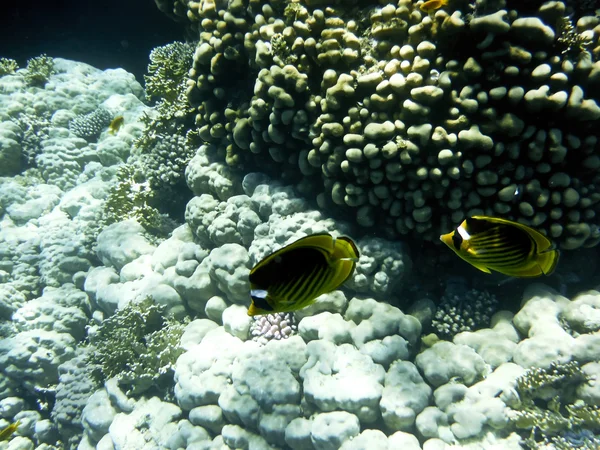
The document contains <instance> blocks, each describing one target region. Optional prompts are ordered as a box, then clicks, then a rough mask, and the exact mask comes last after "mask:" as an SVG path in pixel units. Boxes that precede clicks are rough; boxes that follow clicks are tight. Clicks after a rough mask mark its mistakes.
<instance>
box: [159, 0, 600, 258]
mask: <svg viewBox="0 0 600 450" xmlns="http://www.w3.org/2000/svg"><path fill="white" fill-rule="evenodd" d="M159 4H160V5H161V9H163V10H166V11H168V12H169V13H171V14H173V15H175V16H179V17H183V18H186V19H188V20H190V21H191V28H192V30H193V32H194V33H195V34H196V36H197V37H198V38H199V42H198V44H197V46H196V52H195V53H194V60H193V68H192V70H191V71H190V73H189V77H190V82H189V84H188V89H187V101H188V102H189V104H190V105H191V107H192V108H193V112H192V113H191V114H193V115H195V123H196V126H197V132H198V134H199V136H200V138H201V139H202V140H204V141H206V142H210V143H213V144H215V145H218V146H219V147H220V148H221V152H222V157H223V158H224V160H225V161H227V163H228V164H230V165H232V166H235V167H240V166H243V167H246V166H256V165H257V164H261V165H265V163H266V166H267V167H271V168H272V170H273V171H278V172H280V173H282V174H283V176H284V177H285V178H288V179H290V180H294V181H295V182H296V183H298V186H299V188H300V189H301V190H303V191H304V192H306V193H307V194H309V195H312V196H314V195H317V198H318V201H319V204H320V205H321V206H322V207H328V208H331V207H335V208H342V209H343V210H345V211H346V212H350V213H351V214H352V215H354V217H355V221H356V223H358V224H360V225H361V226H363V227H366V228H368V229H376V228H377V227H381V226H383V227H384V229H385V230H386V232H387V233H391V234H396V235H398V234H400V235H405V234H418V235H419V236H421V237H425V238H429V239H432V240H433V239H436V238H437V236H438V235H439V234H440V233H441V232H446V231H448V230H449V229H451V228H453V227H454V225H456V224H458V223H459V222H460V221H461V220H462V219H463V218H464V217H465V216H467V215H473V214H476V213H486V214H490V215H502V216H504V217H507V218H512V219H518V220H519V221H521V222H523V223H528V224H532V225H534V226H536V227H537V228H539V229H542V230H543V231H544V232H545V233H546V234H548V235H549V236H551V237H552V238H554V239H556V240H557V241H558V242H559V243H560V244H561V246H562V247H563V248H569V249H573V248H578V247H581V246H584V245H585V246H593V245H595V244H596V243H598V242H599V240H600V231H599V230H598V219H597V214H598V212H599V210H598V204H599V201H600V192H598V190H597V185H598V176H599V175H598V169H600V164H599V160H598V157H597V155H596V154H595V153H594V149H595V148H597V145H598V138H597V133H596V131H595V127H594V123H595V121H596V120H597V119H598V118H600V106H599V105H598V103H597V102H598V92H599V90H598V88H599V83H600V76H599V74H600V61H597V57H598V54H599V49H600V47H599V46H598V33H597V31H596V28H595V27H597V25H598V23H597V19H596V18H594V17H592V16H583V17H582V16H581V14H582V10H581V9H580V8H576V9H577V11H576V12H575V14H574V15H571V16H569V15H568V14H570V13H571V12H572V9H571V6H570V5H565V4H564V3H562V2H551V3H548V4H544V5H542V6H538V7H533V6H532V5H530V4H528V5H525V6H524V7H523V8H522V9H520V8H519V7H518V6H517V5H512V4H511V3H510V2H496V1H479V2H476V3H473V2H466V1H453V2H449V4H447V5H445V6H443V7H442V8H440V9H438V10H434V11H431V12H429V13H427V12H424V11H423V9H422V8H420V6H421V4H422V2H411V1H409V0H400V1H398V2H396V3H392V2H379V5H377V6H375V5H373V4H372V3H370V2H360V1H352V2H343V3H342V2H334V3H333V4H332V5H327V4H326V3H324V2H314V1H310V2H284V1H272V2H270V3H267V4H264V5H263V3H262V2H258V1H250V2H242V1H234V2H226V1H223V0H219V1H202V2H191V3H187V4H185V3H184V2H179V1H174V2H168V1H163V2H159ZM513 8H514V9H513ZM585 9H586V8H584V10H585ZM233 73H235V74H236V75H235V76H231V74H233Z"/></svg>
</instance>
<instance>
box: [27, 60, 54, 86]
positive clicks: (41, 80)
mask: <svg viewBox="0 0 600 450" xmlns="http://www.w3.org/2000/svg"><path fill="white" fill-rule="evenodd" d="M26 69H27V71H26V72H25V82H26V83H27V84H28V85H30V86H37V87H43V86H44V85H45V84H46V83H47V82H48V78H50V75H52V74H53V73H55V71H54V60H53V59H52V58H50V57H49V56H47V55H45V54H42V55H40V56H36V57H35V58H31V59H29V60H28V61H27V67H26Z"/></svg>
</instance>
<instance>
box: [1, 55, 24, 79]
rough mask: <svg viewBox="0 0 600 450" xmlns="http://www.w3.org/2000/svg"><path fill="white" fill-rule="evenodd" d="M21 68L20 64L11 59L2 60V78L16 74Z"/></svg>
mask: <svg viewBox="0 0 600 450" xmlns="http://www.w3.org/2000/svg"><path fill="white" fill-rule="evenodd" d="M18 68H19V64H18V63H17V62H16V61H15V60H14V59H10V58H0V77H1V76H3V75H10V74H12V73H15V72H16V71H17V69H18Z"/></svg>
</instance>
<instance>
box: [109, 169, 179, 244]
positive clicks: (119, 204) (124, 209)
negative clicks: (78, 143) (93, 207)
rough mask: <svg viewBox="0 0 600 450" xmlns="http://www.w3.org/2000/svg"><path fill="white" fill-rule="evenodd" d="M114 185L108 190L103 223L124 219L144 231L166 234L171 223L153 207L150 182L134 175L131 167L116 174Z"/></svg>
mask: <svg viewBox="0 0 600 450" xmlns="http://www.w3.org/2000/svg"><path fill="white" fill-rule="evenodd" d="M117 178H118V180H119V181H118V183H117V184H116V185H115V186H114V187H113V188H112V189H111V192H110V194H109V195H108V198H107V199H106V203H105V206H104V214H103V222H104V223H105V225H110V224H111V223H115V222H118V221H121V220H125V219H135V220H137V222H138V223H139V224H140V225H142V226H143V227H144V228H145V229H146V231H148V232H149V233H151V234H155V235H166V234H168V233H169V232H170V231H171V230H172V229H173V228H174V223H173V222H172V221H171V220H170V219H169V218H168V217H167V216H165V215H164V214H161V213H160V212H159V211H158V210H157V209H156V208H155V207H154V206H151V203H152V200H153V199H154V192H153V190H152V188H151V187H150V183H149V182H148V181H147V180H145V179H144V178H143V177H142V176H140V175H136V173H135V170H134V168H133V166H131V165H124V166H122V167H121V168H120V169H119V171H118V172H117Z"/></svg>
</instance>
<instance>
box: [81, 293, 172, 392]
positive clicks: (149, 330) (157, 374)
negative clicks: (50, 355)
mask: <svg viewBox="0 0 600 450" xmlns="http://www.w3.org/2000/svg"><path fill="white" fill-rule="evenodd" d="M163 312H164V307H161V306H160V305H156V304H154V301H153V300H152V299H151V298H145V299H143V300H141V301H139V302H138V303H131V304H129V305H128V306H126V307H125V308H123V309H120V310H118V311H117V312H116V313H115V315H113V316H111V317H108V318H107V319H106V320H104V321H103V322H102V323H101V324H100V325H98V327H97V328H96V329H95V330H93V332H91V333H90V335H89V339H90V345H91V346H92V348H91V350H90V352H89V354H88V356H89V357H88V363H89V364H92V365H93V366H94V367H95V368H97V372H96V373H95V377H96V379H97V380H98V381H100V380H104V379H109V378H113V377H115V378H116V379H117V381H118V383H119V384H121V385H124V386H125V387H127V389H128V390H127V393H128V394H129V393H131V394H136V395H137V394H141V393H143V392H145V391H147V390H148V389H150V388H152V387H154V388H159V389H164V388H165V386H168V384H169V381H171V380H172V374H173V372H172V369H173V366H174V364H175V361H176V360H177V357H178V356H179V355H180V354H181V353H183V349H182V348H180V347H179V339H180V338H181V335H182V334H183V325H182V324H180V323H178V322H174V321H170V320H167V319H165V318H164V317H163Z"/></svg>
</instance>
